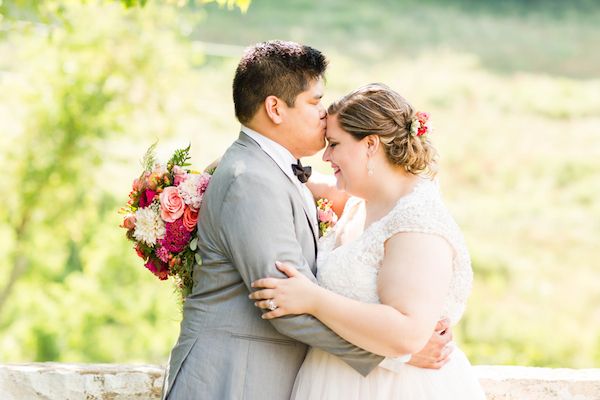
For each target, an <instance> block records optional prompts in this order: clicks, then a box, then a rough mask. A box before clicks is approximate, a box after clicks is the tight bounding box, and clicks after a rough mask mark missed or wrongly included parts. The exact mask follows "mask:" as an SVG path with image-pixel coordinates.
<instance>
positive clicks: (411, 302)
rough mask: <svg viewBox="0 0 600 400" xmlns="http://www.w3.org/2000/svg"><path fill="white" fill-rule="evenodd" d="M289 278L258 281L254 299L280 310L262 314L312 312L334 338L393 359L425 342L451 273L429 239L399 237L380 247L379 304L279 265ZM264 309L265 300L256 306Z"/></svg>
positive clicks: (441, 248)
mask: <svg viewBox="0 0 600 400" xmlns="http://www.w3.org/2000/svg"><path fill="white" fill-rule="evenodd" d="M281 269H282V270H284V272H286V273H288V275H292V276H291V277H290V278H288V279H282V280H280V279H273V278H267V279H261V280H259V281H257V282H256V285H254V286H255V287H266V288H269V289H266V290H261V291H258V292H255V293H253V295H252V296H254V297H253V298H255V299H270V298H273V299H274V301H275V302H276V304H277V305H278V306H279V308H277V309H276V310H275V311H271V312H268V313H266V314H264V315H263V317H264V318H267V319H268V318H276V317H280V316H283V315H287V314H302V313H306V314H312V315H314V316H315V317H316V318H318V319H319V320H321V321H322V322H323V323H324V324H325V325H327V326H328V327H329V328H331V329H332V330H333V331H334V332H336V333H337V334H338V335H339V336H341V337H343V338H344V339H346V340H347V341H349V342H351V343H353V344H355V345H357V346H358V347H361V348H363V349H365V350H368V351H370V352H373V353H376V354H380V355H384V356H389V357H398V356H401V355H406V354H414V353H417V352H418V351H419V350H421V349H422V348H423V347H424V346H425V344H426V343H427V342H428V340H429V339H430V337H431V335H432V333H433V330H434V327H435V325H436V322H437V321H438V319H439V317H440V314H441V312H442V308H443V303H444V300H445V298H446V294H447V292H448V287H449V285H450V279H451V275H452V250H451V248H450V246H449V245H448V243H447V242H446V241H445V240H444V239H442V238H440V237H438V236H433V235H425V234H417V233H401V234H397V235H395V236H393V237H392V238H390V239H389V240H388V241H387V242H386V245H385V258H384V261H383V265H382V267H381V269H380V271H379V278H378V280H379V282H378V286H379V296H380V300H381V302H382V304H369V303H362V302H359V301H356V300H352V299H349V298H347V297H344V296H341V295H338V294H336V293H333V292H330V291H328V290H326V289H324V288H321V287H319V286H317V285H315V284H313V283H311V282H310V281H308V279H303V277H302V276H300V275H297V274H296V273H295V270H294V269H293V268H292V267H289V266H282V267H281ZM258 305H259V306H261V307H266V302H265V301H261V302H258Z"/></svg>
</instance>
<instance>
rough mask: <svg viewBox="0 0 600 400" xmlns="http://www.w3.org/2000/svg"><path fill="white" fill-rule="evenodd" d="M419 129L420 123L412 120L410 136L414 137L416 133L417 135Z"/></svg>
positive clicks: (414, 119)
mask: <svg viewBox="0 0 600 400" xmlns="http://www.w3.org/2000/svg"><path fill="white" fill-rule="evenodd" d="M419 128H421V122H420V121H419V120H418V119H416V118H413V120H412V122H411V124H410V134H411V135H413V136H416V135H417V133H419Z"/></svg>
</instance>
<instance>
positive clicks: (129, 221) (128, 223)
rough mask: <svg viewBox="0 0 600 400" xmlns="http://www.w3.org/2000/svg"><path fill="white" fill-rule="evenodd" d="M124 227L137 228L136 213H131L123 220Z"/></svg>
mask: <svg viewBox="0 0 600 400" xmlns="http://www.w3.org/2000/svg"><path fill="white" fill-rule="evenodd" d="M123 228H125V229H127V230H130V229H134V228H135V215H133V214H129V215H128V216H127V217H125V220H123Z"/></svg>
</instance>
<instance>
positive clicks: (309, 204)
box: [241, 125, 318, 237]
mask: <svg viewBox="0 0 600 400" xmlns="http://www.w3.org/2000/svg"><path fill="white" fill-rule="evenodd" d="M241 131H242V132H244V133H245V134H246V135H248V136H250V138H252V139H253V140H254V141H255V142H256V143H258V145H259V146H260V148H261V149H262V150H263V151H264V152H265V153H267V155H268V156H269V157H271V158H272V159H273V161H275V163H276V164H277V165H278V166H279V168H281V170H282V171H283V172H284V173H285V174H286V175H287V176H288V177H289V178H290V180H291V181H292V183H293V184H294V186H296V188H298V191H299V192H300V195H301V196H302V198H303V199H304V203H305V204H306V210H308V214H309V218H310V222H311V224H312V228H313V230H314V231H315V232H318V226H317V206H316V204H315V201H314V198H313V195H312V193H311V192H310V190H309V189H308V188H307V187H306V185H305V184H303V183H302V182H300V180H299V179H298V177H297V176H296V175H294V171H293V170H292V164H296V163H297V160H296V158H294V156H293V155H292V153H290V151H289V150H288V149H286V148H285V147H283V146H282V145H280V144H279V143H277V142H275V141H274V140H271V139H269V138H268V137H266V136H263V135H261V134H260V133H258V132H256V131H253V130H252V129H250V128H248V127H247V126H244V125H242V128H241ZM317 237H318V236H317Z"/></svg>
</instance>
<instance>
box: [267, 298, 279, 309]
mask: <svg viewBox="0 0 600 400" xmlns="http://www.w3.org/2000/svg"><path fill="white" fill-rule="evenodd" d="M267 308H268V309H269V310H271V311H275V310H276V309H277V303H275V300H273V299H270V300H268V301H267Z"/></svg>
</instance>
